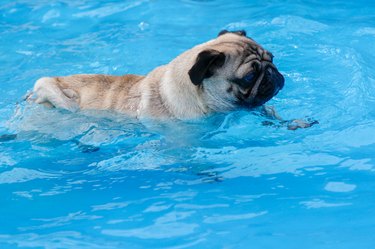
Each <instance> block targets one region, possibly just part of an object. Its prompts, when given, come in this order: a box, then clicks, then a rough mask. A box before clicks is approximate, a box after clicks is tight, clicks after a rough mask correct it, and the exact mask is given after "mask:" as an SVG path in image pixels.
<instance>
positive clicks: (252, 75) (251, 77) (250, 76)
mask: <svg viewBox="0 0 375 249" xmlns="http://www.w3.org/2000/svg"><path fill="white" fill-rule="evenodd" d="M255 77H256V73H255V72H250V73H248V74H246V76H245V77H243V80H244V81H246V82H249V83H250V82H252V81H253V80H254V79H255Z"/></svg>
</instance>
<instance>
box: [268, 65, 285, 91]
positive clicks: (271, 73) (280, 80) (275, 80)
mask: <svg viewBox="0 0 375 249" xmlns="http://www.w3.org/2000/svg"><path fill="white" fill-rule="evenodd" d="M265 78H266V79H268V81H269V82H270V83H271V84H273V85H274V87H275V93H274V94H277V92H278V91H279V90H281V89H282V88H283V87H284V83H285V79H284V76H283V75H282V74H281V73H279V71H278V70H277V69H275V68H273V67H270V66H269V67H267V68H266V72H265Z"/></svg>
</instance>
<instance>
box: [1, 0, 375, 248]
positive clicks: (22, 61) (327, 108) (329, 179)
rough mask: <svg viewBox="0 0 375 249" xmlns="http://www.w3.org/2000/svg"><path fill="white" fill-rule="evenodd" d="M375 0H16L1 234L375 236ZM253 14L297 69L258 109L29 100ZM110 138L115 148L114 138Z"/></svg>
mask: <svg viewBox="0 0 375 249" xmlns="http://www.w3.org/2000/svg"><path fill="white" fill-rule="evenodd" d="M374 13H375V5H374V4H373V3H372V2H368V1H362V0H358V1H355V2H348V1H330V2H326V1H309V2H307V3H302V2H296V1H272V2H267V3H265V2H264V1H244V0H242V1H232V2H230V1H229V2H228V1H222V0H216V1H193V0H183V1H146V0H145V1H125V2H124V1H107V2H103V3H100V2H96V3H94V2H92V1H86V0H81V1H68V0H60V1H42V0H40V1H25V0H17V1H8V2H6V1H2V2H1V3H0V37H1V38H0V64H1V66H2V67H1V70H0V84H1V88H0V96H1V98H0V134H16V133H17V138H16V139H15V140H11V141H6V142H5V141H3V142H0V203H1V205H0V248H49V249H51V248H90V249H92V248H101V249H102V248H288V249H291V248H301V247H304V248H373V247H374V246H375V237H374V236H373V234H374V233H375V228H374V223H375V211H374V208H373V207H374V205H375V190H374V189H375V181H374V177H375V168H374V166H375V156H374V155H375V52H374V51H375V29H374V26H375V16H374ZM224 28H227V29H245V30H246V31H247V33H248V35H249V36H251V37H253V38H254V39H255V40H256V41H258V42H259V43H260V44H262V45H263V46H264V47H265V48H267V49H268V50H270V51H271V52H272V53H273V54H274V55H275V61H276V64H277V66H278V68H279V69H280V70H281V72H282V73H283V75H284V76H285V79H286V84H285V87H284V89H283V90H282V91H281V92H280V93H279V94H278V95H277V96H276V97H275V98H274V99H273V100H271V101H270V103H269V104H270V105H273V106H274V107H275V108H276V109H277V110H278V111H279V113H280V114H281V115H282V116H283V117H284V118H286V119H292V118H314V119H317V120H318V121H319V125H316V126H313V127H312V128H309V129H304V130H297V131H289V130H287V129H286V128H285V127H276V126H264V125H262V122H263V121H265V120H264V118H263V117H260V116H257V115H255V114H254V113H252V112H249V111H243V110H242V111H235V112H231V113H227V114H216V115H212V116H209V117H206V118H202V119H199V120H191V121H185V122H177V121H173V122H163V123H160V122H152V121H147V122H139V121H137V120H132V119H129V118H127V117H124V116H123V115H119V114H116V113H107V112H96V111H90V112H80V113H69V112H66V111H61V110H47V109H45V108H43V107H40V106H30V105H26V104H25V103H22V102H21V99H22V97H23V96H24V95H25V94H26V92H27V91H28V90H30V89H31V88H32V86H33V83H34V82H35V80H36V79H38V78H40V77H42V76H54V75H69V74H78V73H102V74H115V75H121V74H126V73H135V74H145V73H147V72H149V71H150V70H152V69H153V68H154V67H156V66H158V65H161V64H165V63H167V62H169V61H170V60H171V59H173V58H174V57H175V56H177V55H178V54H179V53H181V52H183V51H185V50H186V49H189V48H190V47H192V46H194V45H196V44H198V43H201V42H204V41H207V40H209V39H211V38H213V37H215V36H216V34H217V33H218V32H219V31H220V30H221V29H224ZM98 149H99V150H98Z"/></svg>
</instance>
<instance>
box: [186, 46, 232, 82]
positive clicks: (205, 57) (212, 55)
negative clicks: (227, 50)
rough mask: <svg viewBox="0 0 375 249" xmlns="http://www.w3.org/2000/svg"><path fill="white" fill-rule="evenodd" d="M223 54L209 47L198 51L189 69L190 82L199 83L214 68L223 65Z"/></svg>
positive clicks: (210, 73) (210, 74) (209, 74)
mask: <svg viewBox="0 0 375 249" xmlns="http://www.w3.org/2000/svg"><path fill="white" fill-rule="evenodd" d="M224 62H225V55H224V53H221V52H219V51H216V50H213V49H209V50H204V51H202V52H200V53H199V54H198V56H197V59H196V61H195V64H194V66H193V67H192V68H191V69H190V70H189V76H190V80H191V82H193V84H194V85H199V84H201V83H202V81H203V80H204V79H206V78H209V77H211V76H212V75H213V74H214V72H215V70H216V69H217V68H219V67H221V66H223V65H224Z"/></svg>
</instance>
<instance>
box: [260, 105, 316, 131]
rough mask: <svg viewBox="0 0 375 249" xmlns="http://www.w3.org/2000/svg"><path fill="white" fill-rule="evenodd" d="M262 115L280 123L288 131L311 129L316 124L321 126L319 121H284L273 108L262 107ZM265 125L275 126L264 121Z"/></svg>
mask: <svg viewBox="0 0 375 249" xmlns="http://www.w3.org/2000/svg"><path fill="white" fill-rule="evenodd" d="M261 113H262V114H263V115H264V116H266V117H268V118H271V119H275V120H278V121H280V124H281V125H286V126H287V128H288V130H297V129H298V128H309V127H311V126H313V125H315V124H319V122H318V121H317V120H313V119H308V120H307V121H304V120H301V119H292V120H284V119H283V118H282V117H281V116H280V115H279V114H278V113H277V112H276V110H275V108H273V107H272V106H265V105H263V106H262V109H261ZM263 125H274V123H273V122H271V121H264V122H263Z"/></svg>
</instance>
